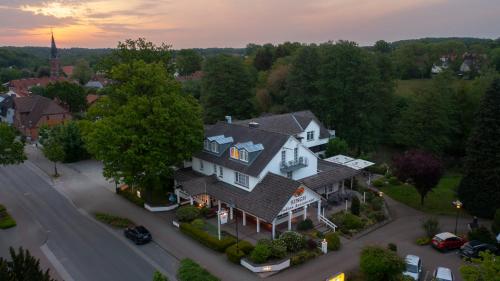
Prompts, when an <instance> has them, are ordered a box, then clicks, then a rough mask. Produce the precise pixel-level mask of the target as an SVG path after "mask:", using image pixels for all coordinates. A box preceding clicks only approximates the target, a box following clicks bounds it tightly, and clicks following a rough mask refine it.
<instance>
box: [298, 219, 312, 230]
mask: <svg viewBox="0 0 500 281" xmlns="http://www.w3.org/2000/svg"><path fill="white" fill-rule="evenodd" d="M313 227H314V225H313V222H312V220H311V219H305V220H303V221H301V222H299V223H298V224H297V229H298V230H309V229H312V228H313Z"/></svg>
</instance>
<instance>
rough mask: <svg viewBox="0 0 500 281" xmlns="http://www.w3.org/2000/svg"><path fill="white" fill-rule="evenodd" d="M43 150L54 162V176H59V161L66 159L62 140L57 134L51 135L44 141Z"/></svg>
mask: <svg viewBox="0 0 500 281" xmlns="http://www.w3.org/2000/svg"><path fill="white" fill-rule="evenodd" d="M42 152H43V155H45V157H47V159H49V160H50V161H51V162H52V163H54V177H58V176H59V172H58V170H57V162H62V161H64V157H65V153H64V147H63V144H62V142H61V140H60V139H58V138H56V137H55V136H50V137H49V138H47V139H46V140H45V141H44V142H43V148H42Z"/></svg>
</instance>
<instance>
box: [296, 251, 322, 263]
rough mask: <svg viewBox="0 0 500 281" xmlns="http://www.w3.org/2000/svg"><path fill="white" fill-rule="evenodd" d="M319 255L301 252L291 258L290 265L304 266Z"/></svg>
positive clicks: (312, 252)
mask: <svg viewBox="0 0 500 281" xmlns="http://www.w3.org/2000/svg"><path fill="white" fill-rule="evenodd" d="M317 255H318V252H317V251H306V250H304V251H300V252H298V253H297V254H296V255H294V256H292V257H291V258H290V265H291V266H294V265H299V264H303V263H305V262H306V261H308V260H310V259H314V258H315V257H316V256H317Z"/></svg>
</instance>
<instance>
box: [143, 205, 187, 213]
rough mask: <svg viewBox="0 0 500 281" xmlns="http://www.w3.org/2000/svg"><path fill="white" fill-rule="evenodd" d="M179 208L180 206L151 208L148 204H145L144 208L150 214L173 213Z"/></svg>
mask: <svg viewBox="0 0 500 281" xmlns="http://www.w3.org/2000/svg"><path fill="white" fill-rule="evenodd" d="M177 207H179V205H178V204H174V205H170V206H149V205H148V204H146V203H145V204H144V208H145V209H146V210H148V211H150V212H166V211H171V210H173V209H175V208H177Z"/></svg>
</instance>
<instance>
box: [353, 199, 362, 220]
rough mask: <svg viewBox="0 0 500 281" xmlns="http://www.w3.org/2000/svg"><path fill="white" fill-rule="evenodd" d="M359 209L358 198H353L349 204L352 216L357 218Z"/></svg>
mask: <svg viewBox="0 0 500 281" xmlns="http://www.w3.org/2000/svg"><path fill="white" fill-rule="evenodd" d="M360 207H361V203H360V202H359V198H358V196H354V197H353V198H352V202H351V213H352V214H353V215H356V216H359V211H360Z"/></svg>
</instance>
